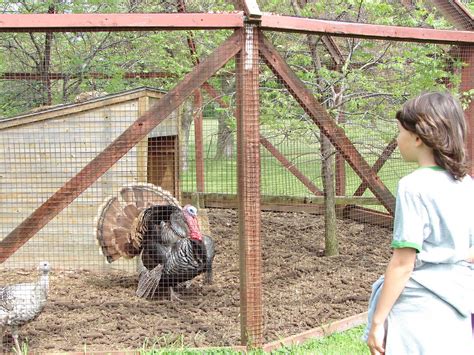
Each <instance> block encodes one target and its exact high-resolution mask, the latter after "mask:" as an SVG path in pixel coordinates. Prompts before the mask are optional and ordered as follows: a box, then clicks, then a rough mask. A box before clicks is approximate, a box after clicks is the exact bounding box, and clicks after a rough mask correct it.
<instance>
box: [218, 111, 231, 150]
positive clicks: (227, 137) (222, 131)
mask: <svg viewBox="0 0 474 355" xmlns="http://www.w3.org/2000/svg"><path fill="white" fill-rule="evenodd" d="M218 120H219V121H218V128H217V147H216V156H215V158H216V159H221V158H230V157H232V155H233V154H234V135H233V134H232V130H231V129H230V128H229V125H228V124H227V119H226V117H225V116H223V115H222V116H220V117H219V119H218Z"/></svg>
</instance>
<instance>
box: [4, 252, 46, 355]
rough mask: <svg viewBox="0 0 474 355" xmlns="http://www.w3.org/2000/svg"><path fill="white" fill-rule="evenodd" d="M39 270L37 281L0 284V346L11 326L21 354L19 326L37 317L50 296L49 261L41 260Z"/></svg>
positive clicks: (18, 351) (16, 345)
mask: <svg viewBox="0 0 474 355" xmlns="http://www.w3.org/2000/svg"><path fill="white" fill-rule="evenodd" d="M38 270H39V271H40V277H39V280H38V281H37V282H34V283H21V284H14V285H7V286H0V340H1V342H0V347H1V346H2V344H3V333H4V332H5V329H6V328H7V327H10V328H11V332H12V336H13V340H14V342H15V348H16V350H17V353H18V354H21V349H20V344H19V342H18V328H19V327H21V326H23V325H25V324H26V323H28V322H30V321H32V320H33V319H35V318H36V317H37V316H38V315H39V314H40V313H41V311H42V310H43V308H44V306H45V304H46V300H47V298H48V287H49V278H48V274H49V270H50V267H49V263H48V262H47V261H42V262H40V263H39V266H38Z"/></svg>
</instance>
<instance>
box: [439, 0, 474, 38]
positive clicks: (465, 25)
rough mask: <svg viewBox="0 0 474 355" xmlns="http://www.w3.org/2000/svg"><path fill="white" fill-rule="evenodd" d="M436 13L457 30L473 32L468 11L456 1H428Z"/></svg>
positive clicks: (473, 22)
mask: <svg viewBox="0 0 474 355" xmlns="http://www.w3.org/2000/svg"><path fill="white" fill-rule="evenodd" d="M430 2H432V3H433V4H434V5H435V6H436V8H437V9H438V11H439V12H440V13H441V14H442V15H443V16H444V17H445V18H446V19H447V20H448V21H449V22H451V23H452V24H453V25H454V26H455V27H456V28H457V29H459V30H465V31H474V19H473V16H472V15H471V13H470V12H469V10H468V9H466V8H465V7H464V5H462V4H461V3H460V2H459V1H457V0H430Z"/></svg>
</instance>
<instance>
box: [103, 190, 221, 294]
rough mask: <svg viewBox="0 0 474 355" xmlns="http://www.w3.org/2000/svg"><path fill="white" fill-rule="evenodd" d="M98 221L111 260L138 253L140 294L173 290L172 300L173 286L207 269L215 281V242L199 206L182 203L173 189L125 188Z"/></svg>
mask: <svg viewBox="0 0 474 355" xmlns="http://www.w3.org/2000/svg"><path fill="white" fill-rule="evenodd" d="M95 226H96V230H95V234H96V238H97V242H98V244H99V245H100V247H101V252H102V254H103V255H104V256H105V257H106V259H107V261H108V262H109V263H111V262H113V261H115V260H117V259H119V258H120V257H124V258H133V257H135V256H139V258H140V274H139V281H138V288H137V291H136V294H137V296H138V297H143V298H152V297H154V296H156V295H157V294H159V293H162V292H163V291H168V292H169V294H170V298H171V299H172V300H176V299H177V300H179V298H178V296H177V295H176V293H175V292H174V288H176V287H177V286H178V285H181V284H185V283H187V282H189V281H190V280H192V279H193V278H195V277H196V276H198V275H200V274H202V273H205V281H206V283H208V284H210V283H212V262H213V259H214V254H215V249H214V241H213V240H212V238H211V237H209V236H205V235H203V234H202V233H201V230H200V227H199V222H198V214H197V209H196V208H195V207H194V206H191V205H186V206H184V207H182V208H181V206H180V204H179V203H178V201H177V200H176V199H175V198H174V197H173V196H172V195H171V193H169V192H168V191H166V190H163V189H162V188H160V187H158V186H155V185H151V184H144V185H134V186H130V187H124V188H122V190H121V191H120V192H119V194H118V195H117V196H114V197H111V198H109V199H107V201H105V203H104V204H103V205H102V206H101V207H100V208H99V213H98V218H97V221H96V223H95Z"/></svg>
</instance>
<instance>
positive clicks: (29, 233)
mask: <svg viewBox="0 0 474 355" xmlns="http://www.w3.org/2000/svg"><path fill="white" fill-rule="evenodd" d="M241 47H242V31H236V32H235V33H234V34H233V35H232V36H231V37H230V38H229V39H227V40H226V41H225V42H224V43H223V44H222V45H220V46H219V47H218V48H217V49H216V50H215V51H214V52H213V53H212V54H211V55H210V56H209V57H208V58H207V59H206V60H204V61H203V62H202V63H201V64H199V65H197V66H196V67H194V69H193V71H192V72H191V73H189V74H188V75H186V76H185V77H184V79H183V80H182V81H181V82H180V83H179V84H178V85H177V86H176V87H175V88H174V89H173V90H171V91H170V92H168V93H167V94H166V95H165V96H163V97H162V98H161V99H160V100H159V101H158V102H157V103H156V104H155V105H153V106H152V107H151V108H150V110H148V111H147V112H146V113H145V114H143V115H142V116H140V117H139V118H138V119H137V120H136V121H135V122H134V123H133V124H132V125H131V126H130V127H129V128H127V129H126V130H125V131H124V132H123V133H122V134H121V135H120V136H119V137H117V138H116V139H115V140H114V141H113V142H112V143H111V144H110V145H109V146H108V147H107V148H105V149H104V150H103V151H102V152H101V153H100V154H99V155H97V157H95V158H94V159H93V160H92V161H91V162H90V163H88V164H87V165H86V166H85V167H84V168H83V169H82V170H81V171H80V172H79V173H77V174H76V175H75V176H74V177H73V178H71V179H70V180H69V181H67V182H66V183H65V184H64V185H63V186H62V187H61V188H60V189H59V190H58V191H57V192H56V193H54V194H53V195H52V196H51V197H50V198H48V200H46V202H44V203H43V204H42V205H41V206H40V207H38V208H37V209H36V210H35V211H34V212H33V213H32V214H31V215H30V216H29V217H27V218H26V219H25V220H24V221H23V222H22V223H20V224H19V225H18V226H17V227H16V228H15V229H14V230H13V231H12V232H10V234H8V235H7V236H6V237H5V238H3V239H2V241H1V242H0V263H3V262H4V261H5V260H7V259H8V258H9V257H10V256H11V255H12V254H13V253H14V252H15V251H16V250H18V249H19V248H20V247H21V246H22V245H23V244H25V243H26V242H27V241H28V240H29V239H30V238H31V237H33V236H34V235H35V234H36V233H37V232H38V231H39V230H40V229H41V228H43V227H44V226H45V225H46V224H47V223H48V222H49V221H51V220H52V219H53V218H54V217H55V216H56V215H58V214H59V213H60V212H61V211H62V210H63V209H64V208H66V207H67V206H68V205H69V204H70V203H71V202H72V201H74V200H75V199H76V198H77V197H78V196H79V195H80V194H81V193H82V192H84V191H85V190H86V189H87V188H88V187H89V186H91V185H92V184H93V183H94V182H95V181H96V180H97V179H98V178H99V177H101V176H102V175H103V174H104V173H105V172H106V171H107V170H109V169H110V168H111V167H112V166H113V165H114V164H115V163H116V162H117V161H118V160H119V159H120V158H121V157H123V156H124V155H125V154H126V153H127V152H128V151H129V150H130V149H131V148H133V147H134V146H135V145H136V144H137V143H138V142H139V141H140V140H141V139H143V138H144V137H145V136H146V135H147V134H148V133H149V132H150V131H151V130H152V129H153V128H155V127H156V126H157V125H158V124H159V123H161V122H162V121H163V120H164V119H166V117H168V116H169V115H170V114H171V113H172V112H173V111H174V110H175V109H177V108H178V107H179V106H180V105H181V104H182V103H183V102H184V100H185V99H186V98H187V97H188V96H189V95H191V94H192V92H193V91H194V90H196V89H198V88H199V87H200V86H201V85H202V84H203V83H204V82H205V81H206V80H208V79H209V78H210V77H211V76H212V75H213V74H214V73H215V72H217V70H219V69H220V68H221V67H223V66H224V65H225V64H226V63H227V62H228V61H229V60H230V59H231V58H232V57H233V56H235V55H236V54H237V52H238V51H239V50H240V49H241Z"/></svg>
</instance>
